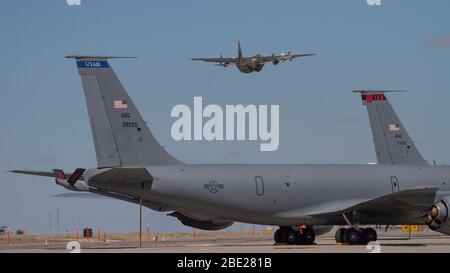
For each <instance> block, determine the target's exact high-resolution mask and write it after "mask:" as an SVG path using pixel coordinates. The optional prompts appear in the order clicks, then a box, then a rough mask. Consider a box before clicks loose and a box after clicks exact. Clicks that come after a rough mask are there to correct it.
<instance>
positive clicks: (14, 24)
mask: <svg viewBox="0 0 450 273" xmlns="http://www.w3.org/2000/svg"><path fill="white" fill-rule="evenodd" d="M449 12H450V2H449V1H446V0H435V1H425V0H422V1H420V0H395V1H394V0H383V5H382V6H380V7H369V6H368V5H367V4H366V1H364V0H345V1H344V0H342V1H330V0H314V1H313V0H309V1H284V0H280V1H256V0H253V1H221V2H219V1H206V0H205V1H203V0H202V1H201V0H197V1H194V0H192V1H185V0H184V1H182V0H180V1H175V0H172V1H143V0H142V1H123V0H122V1H119V0H95V1H93V0H82V5H81V6H80V7H71V6H68V5H67V4H66V2H65V1H64V0H48V1H25V0H15V1H11V0H10V1H4V2H3V3H2V8H1V9H0V33H1V35H2V36H1V40H0V52H1V56H2V63H3V65H2V66H1V67H0V89H1V92H0V94H1V98H2V107H0V114H1V116H2V117H3V119H2V127H1V129H0V130H1V131H0V132H1V134H0V152H1V153H0V189H1V190H0V225H2V224H5V225H10V226H12V227H13V228H26V229H27V230H29V231H30V232H33V233H46V232H49V220H48V218H49V213H51V214H52V218H53V219H52V220H53V225H52V229H53V230H52V232H55V231H56V229H55V227H56V222H55V221H56V209H57V208H59V209H60V216H61V221H60V223H61V224H60V226H61V231H64V230H66V229H69V230H73V228H74V226H75V225H76V224H80V225H81V224H82V225H91V226H96V225H97V224H101V225H102V226H104V229H105V231H109V232H112V231H134V230H136V229H137V222H138V218H137V217H138V210H137V207H136V206H134V205H130V204H127V203H124V202H121V201H115V200H91V199H61V198H54V197H50V196H51V195H54V194H58V193H62V192H65V190H64V189H63V188H61V187H57V186H56V185H55V184H54V182H53V181H52V179H46V178H39V177H28V176H19V175H13V174H9V173H6V172H4V170H9V169H17V168H26V169H42V170H51V169H52V168H54V167H58V168H63V169H65V170H67V171H68V172H69V171H71V170H72V169H75V168H76V167H92V166H95V164H96V162H95V154H94V148H93V143H92V137H91V133H90V127H89V123H88V116H87V110H86V107H85V103H84V97H83V93H82V89H81V83H80V79H79V77H78V75H77V71H76V67H75V64H74V63H73V62H71V61H70V60H66V59H64V58H63V56H65V55H69V54H105V55H131V56H138V57H139V58H138V59H135V60H114V61H111V64H112V66H113V67H114V69H115V71H116V73H117V74H118V76H119V78H120V79H121V81H122V83H123V84H124V86H125V87H126V88H127V90H128V92H129V93H130V95H131V96H132V97H133V99H134V101H135V103H136V104H137V106H138V107H139V109H140V110H141V113H142V115H143V116H144V118H145V119H146V120H147V121H148V122H149V123H151V124H152V125H151V130H152V132H153V133H154V134H155V136H156V137H157V139H158V140H159V141H160V142H161V144H162V145H165V146H166V147H167V149H168V150H169V151H170V152H171V153H172V154H173V155H175V156H176V157H178V158H180V159H181V160H183V161H185V162H188V163H206V162H211V163H230V162H236V163H259V162H261V163H367V162H373V161H375V155H374V151H373V145H372V141H371V133H370V128H369V124H368V118H367V114H366V112H365V109H364V108H363V106H362V105H361V101H360V98H359V97H358V96H356V95H355V94H353V93H352V92H351V90H353V89H358V88H370V89H374V88H375V89H376V88H380V89H404V90H407V91H408V92H407V93H405V94H396V95H392V96H391V97H390V99H391V101H392V103H393V105H394V107H395V108H396V110H397V112H398V114H399V116H400V118H401V119H402V121H403V123H404V125H405V126H406V127H407V129H408V130H409V132H410V135H411V136H412V137H413V139H414V140H416V141H417V142H418V147H419V149H420V151H421V152H422V153H423V155H424V157H425V158H426V159H429V160H436V161H437V162H439V163H442V164H443V163H448V162H450V155H449V153H450V142H449V139H450V125H449V119H450V107H448V101H450V77H449V72H450V17H449V16H448V14H449ZM238 39H240V40H241V43H242V46H243V50H244V54H247V55H251V54H257V53H263V54H272V53H280V52H287V51H289V50H292V51H293V52H298V53H310V52H315V53H317V54H318V55H317V56H315V57H309V58H304V59H298V60H296V61H295V62H292V63H285V64H283V65H279V66H276V67H274V66H272V65H268V66H267V67H265V69H263V71H262V72H260V73H253V74H248V75H245V74H241V73H239V72H238V71H237V70H236V69H235V68H228V69H223V68H218V67H213V66H211V65H209V64H205V63H193V62H190V61H188V59H189V58H191V57H214V56H219V55H220V54H221V53H223V54H224V55H227V56H228V55H232V56H234V55H236V41H237V40H238ZM194 96H202V97H203V101H204V103H205V104H213V103H214V104H219V105H225V104H244V105H246V104H279V105H280V147H279V149H278V150H277V151H275V152H260V151H259V144H258V143H255V142H212V143H208V142H206V141H205V142H199V143H195V142H176V141H174V140H172V138H171V136H170V126H171V124H172V123H173V122H174V119H172V118H170V110H171V108H172V107H173V106H174V105H176V104H180V103H182V104H188V105H192V104H193V97H194ZM144 222H145V223H150V224H151V225H152V226H153V227H154V229H155V230H156V231H158V230H159V231H163V230H189V229H188V228H186V227H183V226H182V225H181V224H179V223H178V221H177V220H175V219H172V218H169V217H166V216H165V215H164V214H160V213H154V212H151V211H149V210H145V214H144ZM234 228H235V229H241V228H248V227H246V226H241V225H239V224H238V225H236V226H235V227H234Z"/></svg>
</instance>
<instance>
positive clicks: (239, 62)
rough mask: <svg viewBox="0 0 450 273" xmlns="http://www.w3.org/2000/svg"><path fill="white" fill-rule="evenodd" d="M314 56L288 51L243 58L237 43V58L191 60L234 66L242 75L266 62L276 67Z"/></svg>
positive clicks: (239, 45) (257, 69)
mask: <svg viewBox="0 0 450 273" xmlns="http://www.w3.org/2000/svg"><path fill="white" fill-rule="evenodd" d="M314 55H316V54H291V52H290V51H289V52H288V53H287V54H284V53H281V54H280V55H275V53H274V54H272V55H271V56H264V55H259V54H258V55H255V56H252V57H244V56H243V55H242V50H241V43H240V41H238V56H237V57H232V58H223V57H222V56H220V58H192V59H191V60H192V61H204V62H212V63H217V64H216V66H223V67H228V66H230V65H235V66H236V67H237V68H238V69H239V71H241V72H242V73H252V72H255V71H256V72H259V71H261V70H262V69H263V67H264V65H265V64H266V63H268V62H272V64H273V65H277V64H279V63H280V62H285V61H293V60H294V59H295V58H297V57H307V56H314Z"/></svg>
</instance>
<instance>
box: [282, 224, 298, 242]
mask: <svg viewBox="0 0 450 273" xmlns="http://www.w3.org/2000/svg"><path fill="white" fill-rule="evenodd" d="M282 237H283V242H284V243H287V244H288V245H293V244H295V243H296V242H297V238H298V236H297V231H295V230H293V229H292V228H286V229H284V230H283V236H282Z"/></svg>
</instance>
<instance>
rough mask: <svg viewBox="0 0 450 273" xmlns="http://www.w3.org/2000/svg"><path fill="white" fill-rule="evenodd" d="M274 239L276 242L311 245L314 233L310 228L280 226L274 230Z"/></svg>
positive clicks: (314, 236) (314, 237) (314, 238)
mask: <svg viewBox="0 0 450 273" xmlns="http://www.w3.org/2000/svg"><path fill="white" fill-rule="evenodd" d="M274 239H275V243H276V244H288V245H312V244H314V241H315V240H316V235H315V233H314V230H312V229H311V228H295V227H294V228H292V227H280V228H279V229H277V231H275V234H274Z"/></svg>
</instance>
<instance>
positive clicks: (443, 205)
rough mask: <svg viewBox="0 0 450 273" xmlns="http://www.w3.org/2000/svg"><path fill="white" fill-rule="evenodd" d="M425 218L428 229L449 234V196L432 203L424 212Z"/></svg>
mask: <svg viewBox="0 0 450 273" xmlns="http://www.w3.org/2000/svg"><path fill="white" fill-rule="evenodd" d="M426 219H427V224H428V226H429V227H430V229H432V230H434V231H437V232H440V233H443V234H447V235H450V196H445V197H444V198H442V199H441V201H440V202H438V203H436V204H434V205H433V207H432V208H431V210H430V211H429V212H428V213H427V214H426Z"/></svg>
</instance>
